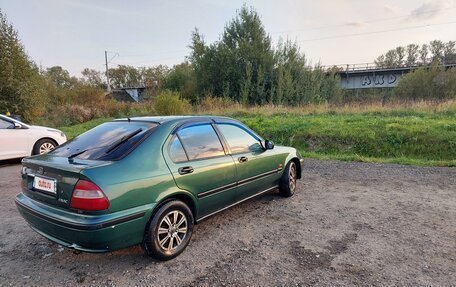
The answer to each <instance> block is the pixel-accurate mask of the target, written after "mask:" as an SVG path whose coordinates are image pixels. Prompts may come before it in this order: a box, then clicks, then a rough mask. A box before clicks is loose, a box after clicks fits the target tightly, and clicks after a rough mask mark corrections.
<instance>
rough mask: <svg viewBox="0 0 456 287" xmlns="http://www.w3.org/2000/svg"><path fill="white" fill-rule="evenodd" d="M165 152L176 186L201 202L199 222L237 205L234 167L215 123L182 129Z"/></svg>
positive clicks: (199, 124) (173, 137)
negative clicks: (220, 210)
mask: <svg viewBox="0 0 456 287" xmlns="http://www.w3.org/2000/svg"><path fill="white" fill-rule="evenodd" d="M164 152H165V153H167V156H165V158H166V160H167V163H168V166H169V168H170V170H171V173H172V174H173V177H174V180H175V181H176V185H177V186H178V187H179V188H181V189H184V190H187V191H190V192H192V193H193V194H194V195H195V197H197V198H198V201H199V212H198V218H201V217H203V216H206V215H209V214H211V213H213V212H216V211H217V210H219V209H222V208H224V207H226V206H228V205H230V204H232V203H233V202H234V200H235V195H236V178H235V164H234V161H233V159H232V157H231V156H230V155H228V154H226V153H225V150H224V148H223V146H222V143H221V141H220V139H219V137H218V135H217V134H216V132H215V130H214V128H213V126H212V123H210V122H208V123H196V124H193V125H190V126H186V127H184V128H181V129H180V130H178V131H177V133H175V134H174V135H173V136H172V137H171V139H170V141H169V144H168V148H167V151H164Z"/></svg>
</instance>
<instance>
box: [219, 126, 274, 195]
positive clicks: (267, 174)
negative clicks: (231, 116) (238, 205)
mask: <svg viewBox="0 0 456 287" xmlns="http://www.w3.org/2000/svg"><path fill="white" fill-rule="evenodd" d="M217 129H218V130H219V131H220V133H221V134H222V136H223V137H224V139H225V141H226V142H227V144H228V147H229V150H230V154H231V155H232V157H233V160H234V162H235V166H236V177H237V183H238V188H237V195H236V200H237V201H239V200H242V199H245V198H248V197H251V196H253V195H255V194H257V193H258V192H260V191H263V190H265V189H267V188H270V187H273V186H275V185H277V179H278V177H279V176H280V174H279V171H280V170H281V169H282V165H281V158H280V156H277V155H275V153H274V152H273V151H272V150H264V149H263V148H262V146H261V143H260V140H261V139H260V138H259V137H258V136H257V135H255V134H254V133H253V132H252V131H250V130H249V129H247V128H246V127H245V126H243V125H241V124H240V123H237V122H219V123H217Z"/></svg>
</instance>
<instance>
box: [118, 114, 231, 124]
mask: <svg viewBox="0 0 456 287" xmlns="http://www.w3.org/2000/svg"><path fill="white" fill-rule="evenodd" d="M127 120H131V121H142V122H152V123H159V124H162V123H165V122H176V123H177V122H187V121H198V120H201V121H204V120H208V121H211V120H215V121H217V120H228V121H236V120H234V119H232V118H229V117H221V116H154V117H132V118H123V119H116V120H115V121H127Z"/></svg>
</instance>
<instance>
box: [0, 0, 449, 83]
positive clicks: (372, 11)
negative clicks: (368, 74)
mask: <svg viewBox="0 0 456 287" xmlns="http://www.w3.org/2000/svg"><path fill="white" fill-rule="evenodd" d="M243 4H245V5H247V6H249V7H253V8H254V9H255V10H256V11H257V12H258V13H259V14H260V16H261V19H262V22H263V24H264V27H265V29H266V31H267V32H268V33H269V34H270V36H271V37H272V39H273V43H277V42H278V41H279V39H281V38H282V39H290V40H292V41H296V42H297V43H298V44H299V46H300V48H301V52H303V53H304V54H305V55H306V57H307V58H308V59H309V60H310V61H311V62H312V63H313V64H315V63H321V64H323V65H333V64H337V65H341V64H356V63H371V62H373V61H374V59H375V58H376V57H377V56H379V55H380V54H382V53H384V52H386V51H387V50H389V49H391V48H395V47H397V46H401V45H407V44H410V43H417V44H423V43H428V42H429V41H431V40H434V39H439V40H442V41H450V40H456V3H455V0H434V1H428V0H396V1H393V0H387V1H382V0H376V1H372V0H331V1H330V0H319V1H316V0H313V1H308V0H280V1H277V0H276V1H274V0H262V1H259V0H257V1H246V0H219V1H216V0H212V1H211V0H192V1H188V0H174V1H170V0H161V1H158V0H136V1H135V0H131V1H120V0H40V1H36V0H0V9H1V10H2V12H3V13H5V14H6V16H7V18H8V20H9V22H10V23H12V24H13V26H14V27H15V28H16V29H17V30H18V33H19V36H20V38H21V40H22V43H23V44H24V46H25V49H26V51H27V53H28V55H29V56H30V57H31V58H32V59H33V60H34V61H35V62H36V63H37V64H38V65H40V66H42V67H43V68H44V67H51V66H62V67H63V68H65V69H67V70H68V71H69V72H70V73H71V74H72V75H75V76H80V72H81V71H82V70H83V69H84V68H85V67H88V68H92V69H96V70H103V69H104V51H105V50H107V51H108V60H110V61H109V65H110V67H115V66H116V65H119V64H123V65H133V66H153V65H158V64H164V65H168V66H173V65H175V64H178V63H180V62H182V61H184V60H185V58H186V56H188V55H189V53H190V49H189V48H188V45H189V44H190V40H191V33H192V31H193V30H194V29H195V28H198V29H199V31H200V33H202V34H203V35H204V37H205V40H206V42H207V43H212V42H214V41H217V40H218V39H219V38H220V35H221V33H222V32H223V29H224V26H225V25H226V23H227V22H229V21H230V20H231V19H232V18H233V17H234V16H235V15H236V12H237V11H238V10H239V9H240V8H241V7H242V5H243Z"/></svg>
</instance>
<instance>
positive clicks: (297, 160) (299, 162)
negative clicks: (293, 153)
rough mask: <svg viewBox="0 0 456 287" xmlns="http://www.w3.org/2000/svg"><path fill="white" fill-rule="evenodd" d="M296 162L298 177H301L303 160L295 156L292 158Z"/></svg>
mask: <svg viewBox="0 0 456 287" xmlns="http://www.w3.org/2000/svg"><path fill="white" fill-rule="evenodd" d="M291 160H292V161H293V162H294V163H295V164H296V168H297V177H296V178H297V179H300V178H301V177H302V167H301V161H300V160H299V159H298V158H297V157H294V158H292V159H291Z"/></svg>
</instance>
